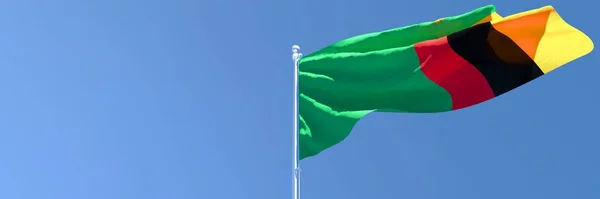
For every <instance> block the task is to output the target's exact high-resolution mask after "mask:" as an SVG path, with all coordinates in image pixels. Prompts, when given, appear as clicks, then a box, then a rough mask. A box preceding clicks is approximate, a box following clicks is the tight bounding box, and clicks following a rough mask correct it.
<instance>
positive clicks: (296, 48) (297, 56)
mask: <svg viewBox="0 0 600 199" xmlns="http://www.w3.org/2000/svg"><path fill="white" fill-rule="evenodd" d="M299 51H300V46H298V45H293V46H292V53H293V54H292V59H293V60H294V170H293V171H294V199H300V166H299V164H298V162H299V159H298V152H299V151H298V149H299V146H298V139H299V137H298V136H299V134H298V60H300V58H301V57H302V53H300V52H299Z"/></svg>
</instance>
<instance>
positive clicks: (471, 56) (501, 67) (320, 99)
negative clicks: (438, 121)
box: [298, 5, 594, 159]
mask: <svg viewBox="0 0 600 199" xmlns="http://www.w3.org/2000/svg"><path fill="white" fill-rule="evenodd" d="M495 10H496V9H495V7H494V6H493V5H489V6H485V7H481V8H478V9H475V10H472V11H470V12H467V13H464V14H461V15H458V16H453V17H446V18H442V19H438V20H436V21H432V22H425V23H421V24H415V25H410V26H405V27H400V28H395V29H390V30H385V31H381V32H374V33H368V34H364V35H359V36H355V37H352V38H348V39H345V40H342V41H339V42H337V43H335V44H333V45H330V46H328V47H325V48H323V49H321V50H318V51H316V52H314V53H311V54H309V55H307V56H305V57H303V58H301V59H300V60H299V62H298V64H299V66H298V67H299V74H298V75H299V79H298V81H299V85H298V86H299V97H298V98H299V99H298V107H299V117H298V119H299V137H300V138H299V139H300V140H299V147H300V151H299V155H300V157H299V158H300V159H304V158H306V157H310V156H314V155H317V154H319V153H320V152H322V151H323V150H326V149H327V148H329V147H332V146H333V145H336V144H338V143H340V142H341V141H342V140H344V139H345V138H346V137H347V136H348V135H349V134H350V132H351V131H352V128H353V127H354V125H355V124H356V123H357V121H358V120H360V119H361V118H362V117H364V116H365V115H367V114H369V113H372V112H398V113H437V112H446V111H453V110H458V109H462V108H466V107H470V106H473V105H476V104H479V103H482V102H485V101H487V100H490V99H492V98H494V97H497V96H500V95H502V94H504V93H506V92H509V91H511V90H513V89H515V88H517V87H519V86H521V85H523V84H526V83H527V82H529V81H532V80H534V79H536V78H538V77H540V76H542V75H544V74H547V73H549V72H550V71H553V70H555V69H556V68H558V67H560V66H562V65H564V64H566V63H568V62H570V61H573V60H575V59H577V58H579V57H582V56H584V55H586V54H588V53H590V52H591V51H592V49H593V48H594V45H593V43H592V41H591V39H590V38H589V37H587V36H586V35H585V34H584V33H582V32H581V31H579V30H577V29H576V28H574V27H572V26H571V25H569V24H567V23H566V22H565V21H564V20H563V19H562V18H561V17H560V16H559V15H558V13H557V12H556V10H555V9H554V8H553V7H552V6H545V7H542V8H539V9H535V10H529V11H526V12H522V13H518V14H514V15H511V16H508V17H504V18H503V17H501V16H500V15H498V14H497V13H496V11H495Z"/></svg>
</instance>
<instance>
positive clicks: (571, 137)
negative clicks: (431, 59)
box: [0, 0, 600, 199]
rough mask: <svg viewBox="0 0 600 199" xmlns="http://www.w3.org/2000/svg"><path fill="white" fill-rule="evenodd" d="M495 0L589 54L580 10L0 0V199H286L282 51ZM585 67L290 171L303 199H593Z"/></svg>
mask: <svg viewBox="0 0 600 199" xmlns="http://www.w3.org/2000/svg"><path fill="white" fill-rule="evenodd" d="M584 2H585V3H584ZM492 3H493V4H495V5H496V6H497V8H498V12H499V13H500V14H501V15H509V14H512V13H516V12H521V11H525V10H529V9H534V8H538V7H541V6H544V5H549V4H550V5H553V6H555V8H556V9H557V10H558V12H559V13H560V14H561V15H562V16H563V18H564V19H565V20H567V21H568V22H569V23H570V24H572V25H574V26H576V27H577V28H579V29H580V30H582V31H583V32H585V33H587V34H588V35H589V36H590V37H591V38H592V39H596V44H598V38H599V37H600V33H599V31H600V29H599V28H598V24H597V18H594V17H593V16H596V12H597V7H598V5H597V4H596V3H594V2H593V1H573V0H570V1H569V0H558V1H542V0H536V1H533V0H529V1H508V0H504V1H495V2H492V1H481V0H453V1H449V0H425V1H399V0H393V1H392V0H369V1H366V0H304V1H292V0H212V1H208V0H168V1H167V0H163V1H157V0H128V1H124V0H102V1H100V0H96V1H83V0H55V1H41V0H18V1H7V0H4V1H0V198H2V199H238V198H240V199H285V198H291V197H292V171H291V167H292V130H293V129H292V121H293V120H292V116H293V115H292V110H293V107H292V94H293V91H292V83H293V82H292V81H293V64H292V60H291V46H292V45H293V44H298V45H300V46H301V47H302V52H303V53H305V54H308V53H310V52H312V51H315V50H317V49H319V48H322V47H324V46H326V45H329V44H331V43H333V42H335V41H338V40H341V39H344V38H346V37H349V36H353V35H357V34H362V33H367V32H372V31H379V30H384V29H388V28H394V27H398V26H404V25H409V24H413V23H419V22H423V21H430V20H435V19H438V18H441V17H445V16H450V15H456V14H461V13H464V12H467V11H470V10H472V9H475V8H478V7H480V6H484V5H487V4H492ZM598 59H599V57H598V56H597V50H595V51H593V52H592V53H591V54H589V55H587V56H585V57H583V58H581V59H578V60H576V61H574V62H572V63H570V64H568V65H566V66H564V67H562V68H560V69H558V70H556V71H554V72H552V73H550V74H549V75H546V76H544V77H542V78H540V79H537V80H535V81H534V82H532V83H529V84H527V85H525V86H523V87H521V88H519V89H517V90H515V91H513V92H510V93H508V94H505V95H503V96H501V97H499V98H497V99H494V100H492V101H489V102H487V103H484V104H481V105H478V106H475V107H472V108H469V109H464V110H461V111H456V112H451V113H444V114H431V115H413V114H392V113H377V114H371V115H369V116H368V117H367V118H365V119H364V120H361V121H360V122H359V124H358V125H357V126H356V128H355V130H354V131H353V133H352V134H351V135H350V136H349V137H348V139H347V140H345V141H344V142H343V143H341V144H339V145H337V146H335V147H333V148H331V149H330V150H327V151H326V152H323V153H322V154H320V155H318V156H315V157H312V158H309V159H306V160H305V161H302V163H301V164H302V167H303V172H302V197H303V199H337V198H348V199H598V198H600V169H599V168H600V155H598V153H599V152H600V144H598V142H599V141H600V130H598V122H599V118H600V117H598V113H599V112H600V104H599V103H598V102H599V101H600V94H599V93H600V83H599V82H598V81H600V80H599V79H598V73H600V68H599V66H598V63H600V62H599V60H598Z"/></svg>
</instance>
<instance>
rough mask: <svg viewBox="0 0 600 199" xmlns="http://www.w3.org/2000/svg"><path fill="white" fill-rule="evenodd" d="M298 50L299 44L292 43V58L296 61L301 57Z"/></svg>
mask: <svg viewBox="0 0 600 199" xmlns="http://www.w3.org/2000/svg"><path fill="white" fill-rule="evenodd" d="M299 51H300V46H298V45H293V46H292V53H293V54H292V59H293V60H294V61H298V60H300V58H301V57H302V53H300V52H299Z"/></svg>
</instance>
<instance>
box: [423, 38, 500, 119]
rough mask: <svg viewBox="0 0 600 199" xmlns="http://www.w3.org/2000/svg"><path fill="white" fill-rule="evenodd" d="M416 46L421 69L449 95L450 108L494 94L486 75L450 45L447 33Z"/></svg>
mask: <svg viewBox="0 0 600 199" xmlns="http://www.w3.org/2000/svg"><path fill="white" fill-rule="evenodd" d="M415 50H416V52H417V55H418V56H419V60H420V62H421V71H423V73H425V75H426V76H427V77H428V78H429V79H430V80H431V81H433V82H435V83H436V84H438V85H440V86H441V87H443V88H444V89H446V91H448V93H450V96H452V110H456V109H461V108H465V107H468V106H472V105H475V104H478V103H481V102H484V101H486V100H489V99H491V98H493V97H494V92H493V91H492V89H491V88H490V86H489V84H488V82H487V80H486V78H485V77H484V76H483V75H482V74H481V73H480V72H479V70H477V68H475V67H474V66H473V65H471V64H470V63H469V62H467V61H466V60H465V59H463V58H462V57H460V56H459V55H458V54H456V53H455V52H454V51H453V50H452V48H450V45H448V39H447V37H443V38H439V39H435V40H429V41H425V42H421V43H418V44H415Z"/></svg>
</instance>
